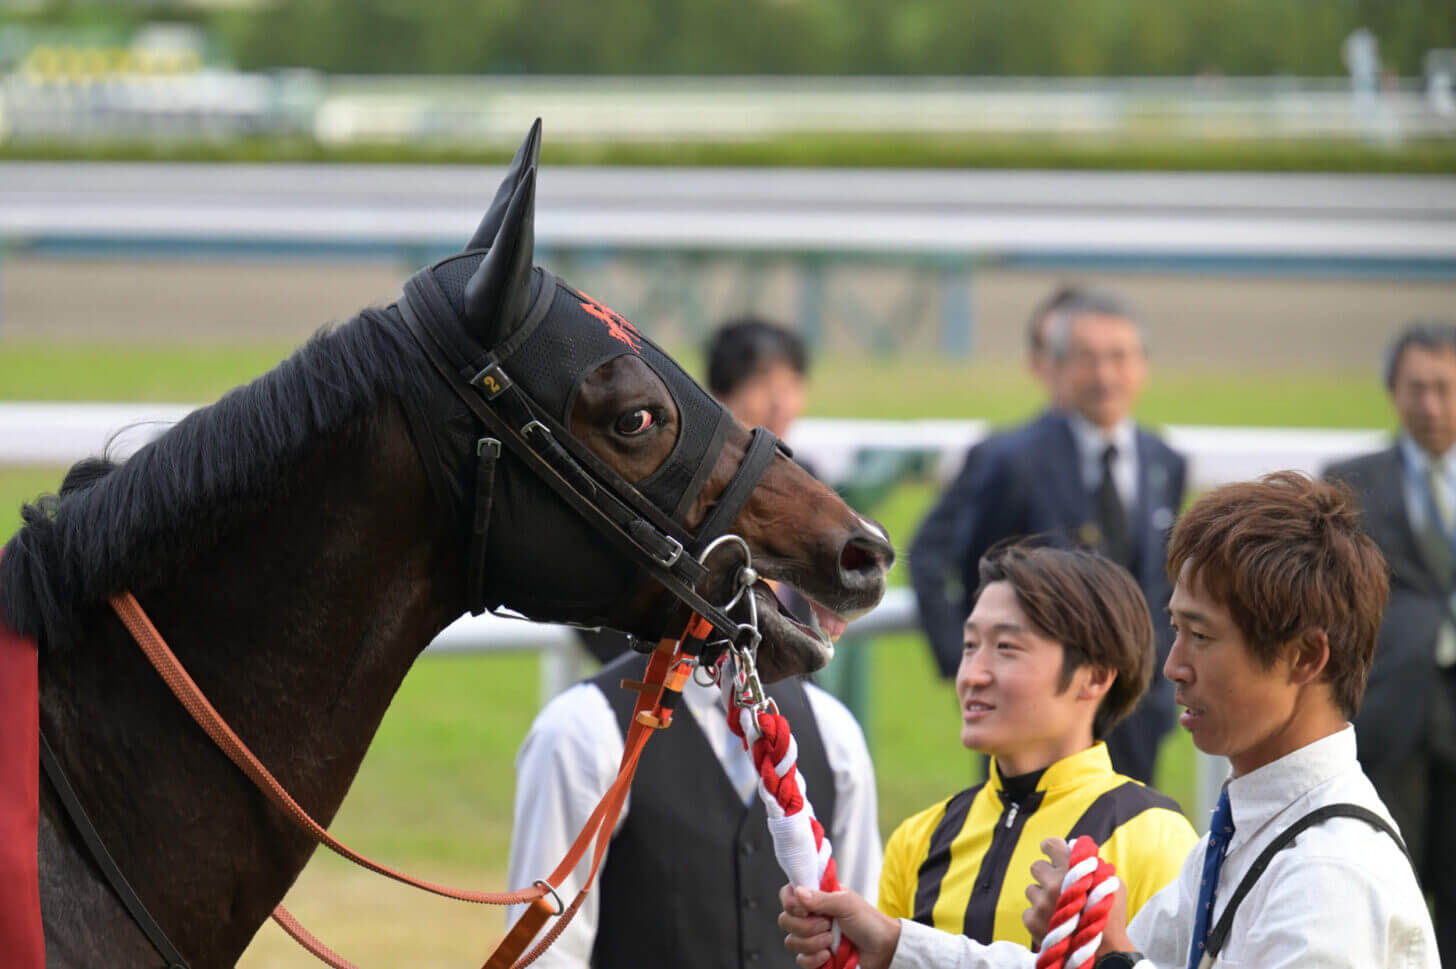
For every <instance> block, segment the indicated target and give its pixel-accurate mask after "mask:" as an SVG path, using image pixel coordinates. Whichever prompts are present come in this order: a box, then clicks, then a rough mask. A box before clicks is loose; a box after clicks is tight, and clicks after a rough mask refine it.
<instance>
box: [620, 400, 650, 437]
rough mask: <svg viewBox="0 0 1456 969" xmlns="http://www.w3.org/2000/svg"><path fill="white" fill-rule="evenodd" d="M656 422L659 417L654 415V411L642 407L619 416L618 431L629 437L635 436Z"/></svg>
mask: <svg viewBox="0 0 1456 969" xmlns="http://www.w3.org/2000/svg"><path fill="white" fill-rule="evenodd" d="M656 423H657V418H655V417H653V416H652V411H650V410H648V409H647V408H645V407H641V408H638V409H637V410H634V411H630V412H628V413H626V414H623V415H622V416H621V417H619V418H617V433H618V434H622V435H625V436H627V437H633V436H634V435H637V434H641V433H642V432H643V431H645V430H647V429H648V428H649V427H651V426H652V425H653V424H656Z"/></svg>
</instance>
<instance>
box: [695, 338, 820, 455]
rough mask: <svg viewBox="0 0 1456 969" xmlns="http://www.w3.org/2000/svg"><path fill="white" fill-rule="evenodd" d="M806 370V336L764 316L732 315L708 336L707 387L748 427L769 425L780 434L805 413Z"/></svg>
mask: <svg viewBox="0 0 1456 969" xmlns="http://www.w3.org/2000/svg"><path fill="white" fill-rule="evenodd" d="M808 375H809V353H808V351H807V350H806V349H805V348H804V341H803V340H800V339H799V337H798V335H797V334H796V333H794V332H793V331H791V330H788V329H785V328H784V327H782V326H777V325H775V324H773V323H769V322H768V321H766V320H761V319H758V318H757V317H752V316H745V317H742V318H740V319H737V320H733V321H731V322H728V323H725V324H723V325H722V326H720V327H719V328H718V329H717V330H716V331H715V332H714V333H713V336H712V338H711V339H710V340H709V341H708V373H707V385H708V392H709V393H711V394H712V395H713V396H714V397H716V398H718V399H719V400H721V401H722V402H723V404H724V405H725V406H726V407H727V408H728V409H729V410H731V411H732V412H733V416H734V417H736V418H738V420H739V421H740V422H742V423H743V425H744V426H745V427H766V428H768V429H769V430H770V431H773V434H774V437H777V438H778V439H779V440H783V439H784V437H785V436H787V434H788V433H789V428H790V427H791V426H792V425H793V423H794V421H796V420H798V419H799V416H800V415H802V414H803V413H804V404H805V401H806V399H807V395H808V390H807V386H806V383H805V381H806V379H807V378H808Z"/></svg>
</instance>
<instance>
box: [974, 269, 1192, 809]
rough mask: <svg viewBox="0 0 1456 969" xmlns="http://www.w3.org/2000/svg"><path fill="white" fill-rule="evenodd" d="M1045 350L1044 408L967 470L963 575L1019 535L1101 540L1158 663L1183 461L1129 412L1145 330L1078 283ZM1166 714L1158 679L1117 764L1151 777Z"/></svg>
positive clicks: (1120, 738) (1113, 742) (1113, 302)
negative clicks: (1127, 576)
mask: <svg viewBox="0 0 1456 969" xmlns="http://www.w3.org/2000/svg"><path fill="white" fill-rule="evenodd" d="M1046 360H1047V367H1048V379H1049V384H1050V386H1051V387H1052V388H1053V389H1052V406H1051V408H1050V409H1049V410H1047V411H1046V413H1044V414H1043V415H1042V416H1041V417H1039V418H1037V419H1036V420H1034V421H1032V422H1031V423H1030V424H1027V425H1025V426H1023V427H1020V428H1017V429H1016V430H1014V431H1009V432H1007V433H1006V434H1005V435H1004V436H1002V437H1000V438H999V439H997V440H996V441H995V442H993V443H992V444H991V446H989V447H988V448H987V449H986V451H985V453H984V455H983V456H982V459H981V461H980V465H981V466H980V468H979V470H978V471H976V473H975V474H974V475H973V478H974V480H975V484H974V487H972V488H971V489H969V492H970V493H969V494H967V495H966V499H965V508H966V514H965V518H964V519H963V522H962V525H961V532H960V533H959V535H958V536H957V547H958V549H959V552H960V556H961V558H960V563H959V566H960V569H961V574H962V575H963V576H968V577H969V576H974V575H976V570H977V568H978V565H979V562H980V559H981V556H983V555H984V554H985V553H986V552H987V551H988V550H989V549H990V548H991V547H992V546H993V545H995V544H997V543H998V542H1001V541H1003V540H1005V539H1008V538H1012V537H1015V536H1026V535H1040V536H1044V537H1045V538H1046V539H1047V540H1048V541H1050V542H1053V543H1056V544H1061V545H1072V546H1080V547H1084V548H1092V549H1096V550H1098V551H1099V552H1101V553H1102V554H1104V555H1106V556H1107V557H1108V558H1110V559H1112V560H1113V561H1114V562H1117V563H1118V564H1119V565H1122V566H1123V567H1124V568H1126V569H1127V570H1128V571H1129V572H1131V573H1132V574H1133V577H1134V578H1135V579H1137V581H1138V585H1139V586H1140V587H1141V588H1142V590H1143V595H1144V596H1145V597H1146V598H1147V602H1148V608H1149V611H1150V612H1151V613H1152V614H1153V615H1154V616H1156V617H1159V620H1160V621H1158V622H1156V623H1155V627H1156V628H1157V631H1158V642H1157V649H1158V662H1159V663H1160V664H1161V663H1162V662H1163V660H1164V659H1165V658H1166V657H1167V652H1168V647H1169V646H1170V645H1171V643H1172V635H1171V630H1170V628H1169V626H1168V624H1167V623H1166V622H1162V621H1161V618H1162V617H1163V616H1164V615H1165V614H1166V610H1167V605H1168V598H1169V596H1171V595H1172V587H1171V585H1170V584H1169V582H1168V576H1167V573H1166V571H1165V568H1164V562H1165V561H1166V557H1167V536H1168V531H1169V529H1170V528H1171V527H1172V524H1173V517H1174V515H1175V514H1176V513H1177V511H1178V508H1179V506H1180V505H1181V504H1182V501H1183V484H1184V478H1185V473H1186V462H1185V461H1184V459H1183V458H1182V456H1181V455H1179V454H1177V453H1176V452H1174V451H1173V450H1172V449H1171V448H1169V447H1168V446H1167V445H1166V444H1164V443H1163V442H1162V441H1161V440H1160V439H1159V438H1158V437H1157V436H1156V435H1154V434H1153V433H1152V432H1150V431H1148V430H1147V429H1145V428H1142V427H1140V426H1138V425H1137V424H1136V423H1134V421H1133V417H1132V414H1133V410H1134V408H1135V407H1136V405H1137V400H1138V397H1139V395H1140V394H1141V393H1142V389H1143V386H1144V384H1145V383H1146V381H1147V372H1148V371H1147V358H1146V356H1145V354H1144V350H1143V339H1142V332H1141V330H1140V328H1139V327H1138V324H1137V322H1136V320H1135V319H1134V318H1133V315H1132V313H1131V311H1129V310H1128V309H1127V307H1126V306H1125V305H1124V304H1123V303H1122V302H1121V301H1120V300H1118V299H1117V298H1116V297H1114V296H1112V295H1111V294H1108V293H1105V292H1100V291H1097V290H1093V289H1085V290H1081V291H1079V292H1077V293H1075V294H1073V295H1072V296H1071V297H1070V298H1068V299H1067V300H1066V301H1065V302H1064V303H1062V304H1061V305H1059V306H1058V307H1057V309H1056V310H1055V311H1053V312H1052V314H1051V318H1050V320H1049V321H1048V323H1047V330H1046ZM965 584H966V585H967V586H969V587H974V583H973V582H969V581H965ZM1172 722H1173V695H1172V688H1171V686H1170V684H1168V683H1167V682H1166V681H1164V680H1161V679H1160V680H1158V681H1157V682H1155V683H1154V684H1153V687H1152V689H1150V690H1149V691H1148V693H1147V695H1146V696H1144V698H1143V700H1142V702H1141V703H1140V704H1139V706H1138V708H1137V709H1136V710H1135V711H1134V712H1133V713H1132V715H1131V716H1129V717H1128V718H1127V719H1126V720H1125V721H1123V722H1122V723H1121V724H1120V725H1119V726H1118V727H1117V728H1116V729H1115V730H1113V731H1112V733H1111V734H1109V735H1108V737H1107V746H1108V750H1109V752H1110V754H1111V755H1112V766H1113V768H1114V769H1115V770H1117V771H1118V772H1119V773H1122V774H1127V775H1128V776H1130V777H1134V778H1136V779H1138V780H1140V781H1144V782H1147V781H1150V780H1151V779H1152V774H1153V764H1154V761H1155V760H1156V758H1157V752H1158V744H1159V742H1160V741H1161V739H1162V737H1163V735H1164V734H1166V733H1167V732H1168V730H1169V728H1170V727H1171V726H1172Z"/></svg>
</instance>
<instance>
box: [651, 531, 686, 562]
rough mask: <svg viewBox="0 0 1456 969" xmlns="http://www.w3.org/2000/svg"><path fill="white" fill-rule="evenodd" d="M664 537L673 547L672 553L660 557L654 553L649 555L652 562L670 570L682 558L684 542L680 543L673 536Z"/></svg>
mask: <svg viewBox="0 0 1456 969" xmlns="http://www.w3.org/2000/svg"><path fill="white" fill-rule="evenodd" d="M662 537H663V538H665V539H667V542H668V544H669V545H671V546H672V551H671V552H669V553H668V554H667V555H663V556H658V555H656V554H654V553H652V552H648V553H647V554H648V555H651V556H652V561H654V562H656V563H657V564H658V565H660V566H662V567H663V568H665V569H670V568H672V567H673V566H674V565H676V564H677V560H678V559H680V558H682V553H683V547H682V542H679V541H678V540H677V539H675V538H673V537H672V536H671V535H664V536H662Z"/></svg>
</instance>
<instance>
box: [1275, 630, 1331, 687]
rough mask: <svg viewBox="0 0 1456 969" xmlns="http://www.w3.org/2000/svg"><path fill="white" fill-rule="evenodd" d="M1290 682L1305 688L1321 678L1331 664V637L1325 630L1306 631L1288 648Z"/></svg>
mask: <svg viewBox="0 0 1456 969" xmlns="http://www.w3.org/2000/svg"><path fill="white" fill-rule="evenodd" d="M1286 648H1287V649H1288V650H1289V682H1290V683H1293V684H1295V685H1296V686H1305V685H1307V684H1309V683H1313V682H1314V681H1316V680H1318V679H1319V678H1320V674H1322V673H1324V671H1325V667H1326V666H1328V665H1329V663H1330V637H1329V635H1328V634H1327V633H1326V632H1325V631H1324V630H1323V629H1306V630H1305V631H1304V632H1302V633H1300V634H1299V635H1298V636H1296V637H1295V638H1294V640H1293V641H1292V642H1291V643H1290V644H1289V646H1288V647H1286Z"/></svg>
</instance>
